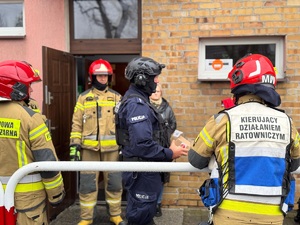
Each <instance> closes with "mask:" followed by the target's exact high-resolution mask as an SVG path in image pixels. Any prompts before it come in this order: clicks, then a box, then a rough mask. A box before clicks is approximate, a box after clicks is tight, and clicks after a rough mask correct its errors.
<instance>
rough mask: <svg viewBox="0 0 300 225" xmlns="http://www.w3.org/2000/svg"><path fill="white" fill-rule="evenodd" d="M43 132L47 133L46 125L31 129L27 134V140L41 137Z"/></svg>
mask: <svg viewBox="0 0 300 225" xmlns="http://www.w3.org/2000/svg"><path fill="white" fill-rule="evenodd" d="M45 132H49V131H48V128H47V126H46V124H44V123H43V124H41V125H40V126H38V127H37V128H35V129H33V130H32V131H30V132H29V140H31V141H32V140H34V139H36V138H37V137H39V136H41V135H42V134H44V133H45Z"/></svg>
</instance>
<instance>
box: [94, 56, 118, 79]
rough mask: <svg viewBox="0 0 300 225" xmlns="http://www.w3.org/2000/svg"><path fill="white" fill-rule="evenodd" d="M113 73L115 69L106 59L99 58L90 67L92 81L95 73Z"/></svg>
mask: <svg viewBox="0 0 300 225" xmlns="http://www.w3.org/2000/svg"><path fill="white" fill-rule="evenodd" d="M112 74H113V69H112V67H111V65H110V63H109V62H107V61H106V60H104V59H97V60H95V61H94V62H93V63H92V64H91V65H90V68H89V76H90V80H91V81H92V80H93V79H92V76H93V75H109V76H111V75H112Z"/></svg>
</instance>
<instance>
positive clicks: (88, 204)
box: [80, 200, 97, 208]
mask: <svg viewBox="0 0 300 225" xmlns="http://www.w3.org/2000/svg"><path fill="white" fill-rule="evenodd" d="M96 203H97V202H96V201H91V202H85V201H82V200H80V206H82V207H83V208H94V207H95V205H96Z"/></svg>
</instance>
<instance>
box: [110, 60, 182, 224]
mask: <svg viewBox="0 0 300 225" xmlns="http://www.w3.org/2000/svg"><path fill="white" fill-rule="evenodd" d="M164 67H165V65H163V64H160V63H158V62H156V61H154V60H153V59H151V58H147V57H137V58H134V59H133V60H132V61H131V62H129V64H128V65H127V67H126V69H125V77H126V79H128V80H130V83H131V85H130V87H129V89H128V90H127V92H126V93H125V95H124V97H123V99H122V101H121V102H120V104H119V105H117V107H116V110H115V111H116V132H117V135H116V136H117V142H118V144H119V145H120V146H121V153H122V158H123V161H151V162H153V161H156V162H163V161H171V160H172V159H176V158H178V157H180V156H182V155H187V149H185V148H183V147H180V146H176V145H175V142H174V141H173V142H172V143H171V145H166V144H167V143H166V142H169V140H168V138H167V137H166V135H165V134H166V132H164V126H163V122H162V119H161V117H160V114H159V113H157V112H156V110H155V109H154V107H153V106H151V104H150V101H149V96H150V95H151V94H152V93H154V92H155V91H156V85H157V83H158V75H159V74H160V73H161V70H162V69H163V68H164ZM163 146H170V148H165V147H163ZM123 182H124V188H125V189H126V190H127V208H126V217H127V220H128V225H154V221H153V217H154V215H155V213H156V203H157V198H158V196H159V193H160V191H161V189H162V181H161V173H159V172H138V173H137V172H123Z"/></svg>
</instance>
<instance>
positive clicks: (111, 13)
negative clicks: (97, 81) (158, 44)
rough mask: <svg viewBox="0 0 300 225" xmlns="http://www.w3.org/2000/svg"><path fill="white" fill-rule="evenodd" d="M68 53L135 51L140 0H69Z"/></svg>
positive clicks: (138, 31) (139, 46)
mask: <svg viewBox="0 0 300 225" xmlns="http://www.w3.org/2000/svg"><path fill="white" fill-rule="evenodd" d="M70 20H71V24H70V27H71V53H73V54H86V53H87V54H109V53H110V54H131V53H135V54H139V53H140V51H141V34H140V33H141V28H140V26H141V24H140V23H141V1H139V0H102V1H97V0H70Z"/></svg>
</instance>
